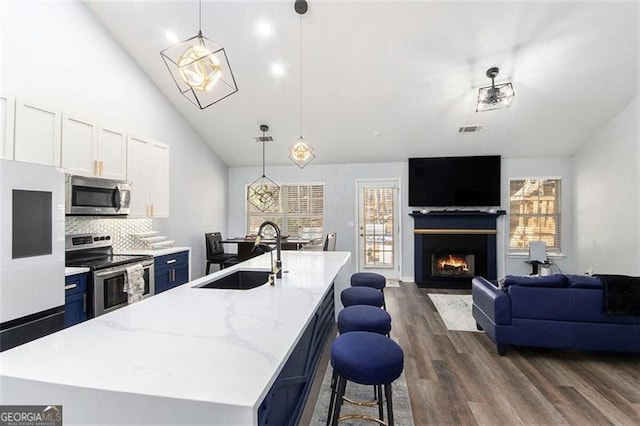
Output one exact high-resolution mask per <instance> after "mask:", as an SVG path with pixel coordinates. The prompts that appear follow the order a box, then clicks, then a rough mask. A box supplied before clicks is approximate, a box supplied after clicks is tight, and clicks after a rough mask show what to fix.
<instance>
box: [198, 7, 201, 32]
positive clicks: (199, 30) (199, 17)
mask: <svg viewBox="0 0 640 426" xmlns="http://www.w3.org/2000/svg"><path fill="white" fill-rule="evenodd" d="M198 32H199V33H200V34H202V0H199V1H198Z"/></svg>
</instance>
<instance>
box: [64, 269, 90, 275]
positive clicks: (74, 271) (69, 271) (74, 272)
mask: <svg viewBox="0 0 640 426" xmlns="http://www.w3.org/2000/svg"><path fill="white" fill-rule="evenodd" d="M85 272H89V268H78V267H65V268H64V276H65V277H70V276H71V275H78V274H84V273H85Z"/></svg>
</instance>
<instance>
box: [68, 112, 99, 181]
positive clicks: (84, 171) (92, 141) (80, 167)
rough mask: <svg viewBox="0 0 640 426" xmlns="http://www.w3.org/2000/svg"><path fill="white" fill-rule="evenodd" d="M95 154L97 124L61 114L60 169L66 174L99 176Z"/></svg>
mask: <svg viewBox="0 0 640 426" xmlns="http://www.w3.org/2000/svg"><path fill="white" fill-rule="evenodd" d="M97 152H98V126H97V124H96V123H95V122H93V121H91V120H86V119H83V118H79V117H76V116H73V115H70V114H66V113H65V114H63V116H62V167H64V168H65V170H66V172H67V173H71V174H74V175H82V176H99V174H98V172H99V166H98V162H97V160H96V158H97Z"/></svg>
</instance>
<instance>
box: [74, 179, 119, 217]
mask: <svg viewBox="0 0 640 426" xmlns="http://www.w3.org/2000/svg"><path fill="white" fill-rule="evenodd" d="M65 193H66V194H65V195H66V199H65V213H66V214H68V215H85V216H113V215H121V216H122V215H127V214H129V210H130V204H131V182H127V181H123V180H113V179H102V178H92V177H85V176H76V175H69V174H67V175H66V189H65Z"/></svg>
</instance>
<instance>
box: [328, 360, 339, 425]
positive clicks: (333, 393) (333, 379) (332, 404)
mask: <svg viewBox="0 0 640 426" xmlns="http://www.w3.org/2000/svg"><path fill="white" fill-rule="evenodd" d="M337 378H338V374H337V373H336V370H333V373H332V374H331V399H330V401H329V412H328V413H327V426H329V424H330V423H331V418H332V417H333V410H334V407H335V402H336V381H337Z"/></svg>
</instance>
